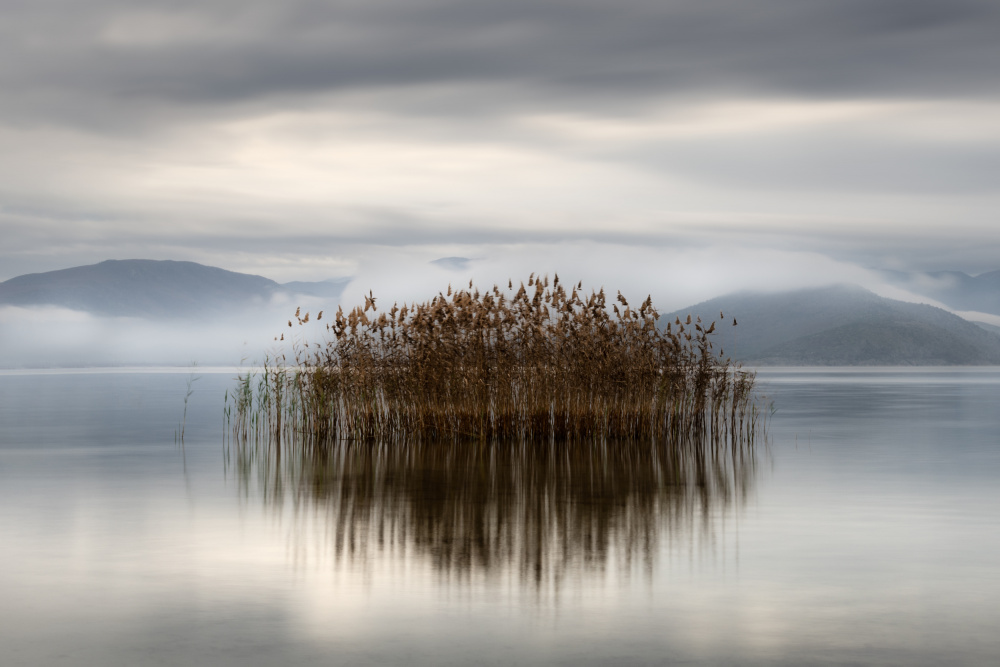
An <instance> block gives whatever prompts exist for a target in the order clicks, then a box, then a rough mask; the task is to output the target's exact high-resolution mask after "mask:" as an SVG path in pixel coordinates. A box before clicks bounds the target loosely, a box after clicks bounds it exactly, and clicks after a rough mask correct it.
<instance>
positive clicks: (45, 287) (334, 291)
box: [0, 259, 344, 319]
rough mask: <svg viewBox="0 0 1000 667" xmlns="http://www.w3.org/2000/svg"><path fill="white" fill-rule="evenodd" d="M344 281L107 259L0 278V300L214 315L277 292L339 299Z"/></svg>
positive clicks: (107, 311)
mask: <svg viewBox="0 0 1000 667" xmlns="http://www.w3.org/2000/svg"><path fill="white" fill-rule="evenodd" d="M343 287H344V284H343V283H341V282H330V283H289V284H286V285H279V284H278V283H276V282H275V281H273V280H270V279H268V278H264V277H262V276H256V275H251V274H246V273H236V272H234V271H226V270H225V269H220V268H216V267H212V266H204V265H201V264H196V263H194V262H175V261H169V260H168V261H156V260H148V259H129V260H108V261H104V262H101V263H99V264H92V265H89V266H77V267H73V268H70V269H62V270H60V271H49V272H47V273H32V274H27V275H23V276H18V277H16V278H11V279H10V280H8V281H6V282H3V283H0V304H6V305H16V306H38V305H52V306H61V307H64V308H71V309H73V310H82V311H86V312H89V313H93V314H96V315H109V316H130V317H145V318H154V319H158V318H170V317H212V316H216V315H218V316H224V315H226V314H229V313H233V312H236V311H247V310H252V309H254V308H262V307H265V306H266V305H267V304H268V303H270V302H271V300H272V299H273V298H274V297H275V296H276V295H286V296H289V297H294V295H295V294H308V295H313V296H323V297H330V298H331V299H336V298H337V297H339V296H340V292H342V291H343Z"/></svg>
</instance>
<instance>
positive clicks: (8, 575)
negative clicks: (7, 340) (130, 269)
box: [0, 368, 1000, 666]
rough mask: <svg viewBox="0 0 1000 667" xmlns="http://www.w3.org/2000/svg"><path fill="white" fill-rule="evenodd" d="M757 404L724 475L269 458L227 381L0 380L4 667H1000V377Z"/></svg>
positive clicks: (765, 384) (674, 458) (817, 379)
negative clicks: (762, 432)
mask: <svg viewBox="0 0 1000 667" xmlns="http://www.w3.org/2000/svg"><path fill="white" fill-rule="evenodd" d="M195 378H196V379H195ZM759 382H760V387H761V390H762V391H763V393H764V394H766V395H767V397H768V399H769V400H771V401H773V404H774V406H775V409H776V411H775V413H774V414H773V416H772V417H771V420H770V424H769V428H768V434H767V438H766V442H758V443H757V444H756V445H755V446H754V447H752V448H748V449H746V450H741V451H740V452H737V453H735V454H734V453H733V452H730V451H722V452H716V453H709V454H704V453H702V454H699V453H698V452H696V451H694V450H685V451H681V452H677V451H674V450H672V449H671V448H669V447H613V446H607V447H603V448H590V449H586V448H580V449H571V450H566V449H565V448H564V449H560V448H558V447H557V448H551V447H544V446H543V447H540V448H538V450H525V449H523V448H516V447H506V448H483V447H478V448H456V447H445V446H438V447H431V446H427V447H422V448H418V447H409V448H401V447H394V446H389V445H383V446H378V447H375V446H366V447H345V448H342V449H340V450H338V451H335V452H333V453H331V454H330V455H329V456H326V457H320V458H316V457H312V458H308V459H307V458H303V457H295V456H294V454H293V452H292V451H290V450H287V449H286V450H285V453H284V454H283V457H282V458H280V459H277V458H276V457H275V456H273V455H272V456H266V455H261V454H259V453H258V454H257V455H254V454H253V452H249V453H247V452H242V451H241V450H239V448H237V447H234V443H231V442H228V441H227V439H226V434H227V429H226V427H225V425H224V421H223V408H224V393H225V391H226V390H227V389H230V388H232V386H233V384H234V382H233V372H232V371H230V370H225V369H197V370H196V371H195V373H194V375H193V376H192V374H191V373H189V372H188V371H185V370H176V369H116V370H113V371H88V370H79V371H0V590H2V591H3V595H2V596H0V647H2V653H3V657H2V662H3V664H11V665H61V664H65V665H102V666H107V665H136V664H144V665H145V664H154V665H156V664H164V665H206V664H212V665H275V664H288V665H295V664H317V663H319V664H337V665H341V664H343V665H366V664H371V665H380V664H428V665H465V664H539V663H545V664H566V665H579V664H592V665H604V664H616V665H629V664H635V665H645V664H690V665H719V664H740V665H806V664H829V665H846V664H866V665H868V664H876V665H940V664H968V665H984V664H1000V633H998V632H997V631H996V628H997V627H1000V604H998V603H997V601H998V600H1000V485H998V480H1000V436H998V434H1000V369H995V368H968V369H965V368H962V369H956V368H945V369H926V368H918V369H884V368H879V369H767V370H766V371H762V372H761V373H760V374H759ZM189 389H190V390H191V393H190V398H189V400H188V401H187V412H186V418H185V416H184V414H185V396H186V395H187V394H188V390H189ZM182 421H183V422H184V431H185V437H184V442H183V446H182V445H181V444H180V443H179V442H178V441H177V437H176V435H177V431H178V430H179V428H180V427H181V422H182Z"/></svg>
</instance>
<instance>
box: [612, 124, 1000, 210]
mask: <svg viewBox="0 0 1000 667" xmlns="http://www.w3.org/2000/svg"><path fill="white" fill-rule="evenodd" d="M609 157H612V158H617V159H620V160H622V161H623V162H625V163H628V164H633V165H635V164H642V165H646V166H648V167H650V168H653V169H658V170H662V171H666V172H671V173H675V174H683V176H684V178H687V179H693V180H700V181H703V182H706V183H712V184H716V185H722V186H725V187H726V188H739V189H760V188H764V189H770V190H795V191H798V192H814V193H826V194H830V193H834V194H835V193H852V194H865V193H877V194H897V195H898V194H909V195H911V196H921V197H926V196H929V195H946V196H966V195H970V194H973V195H974V194H986V195H990V194H993V193H995V192H996V185H997V183H996V174H997V173H1000V145H997V144H996V142H984V141H971V140H963V141H948V142H942V141H934V140H927V139H925V140H919V139H912V138H908V139H906V140H903V139H900V138H894V137H886V136H879V135H877V134H875V133H872V132H867V133H866V132H864V131H858V132H849V133H839V134H838V133H836V132H830V131H827V132H816V131H811V132H798V133H796V132H784V133H780V134H771V135H769V134H767V133H755V134H752V135H743V136H738V137H732V136H729V137H724V138H722V139H714V140H707V141H706V140H700V141H698V140H692V139H677V140H674V141H661V142H657V141H648V142H645V143H644V144H643V145H641V146H638V147H632V148H620V149H617V153H616V154H612V155H609Z"/></svg>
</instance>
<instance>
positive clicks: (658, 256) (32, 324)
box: [0, 242, 1000, 368]
mask: <svg viewBox="0 0 1000 667" xmlns="http://www.w3.org/2000/svg"><path fill="white" fill-rule="evenodd" d="M439 250H440V249H439ZM453 250H454V251H457V252H454V254H456V255H457V254H459V253H462V254H466V255H467V256H469V257H470V259H468V260H467V261H457V262H450V263H448V262H445V263H431V260H432V259H436V257H435V256H432V255H430V254H429V253H428V254H426V255H422V256H421V255H416V254H414V253H413V252H412V251H398V252H393V251H391V250H385V252H383V253H382V254H380V255H373V256H371V257H372V258H369V259H363V260H362V262H361V266H360V269H359V271H358V273H357V274H356V275H355V276H354V278H353V279H352V280H351V282H350V283H349V284H348V285H347V287H346V289H345V291H344V293H343V295H342V297H341V300H340V302H341V303H342V304H343V307H344V310H345V311H346V310H349V309H350V308H352V307H353V306H355V305H359V304H363V303H364V297H365V295H367V294H368V293H369V292H371V293H372V294H374V295H375V297H376V298H377V303H378V306H379V308H380V309H382V308H385V309H388V308H390V307H391V306H392V304H393V303H394V302H398V303H403V302H406V303H413V302H417V301H425V300H427V299H430V298H432V297H433V296H435V295H436V294H438V293H443V292H446V291H447V289H448V286H449V284H450V285H451V286H453V287H465V286H467V285H468V283H469V281H470V280H472V281H473V284H474V285H475V286H476V287H478V288H479V289H481V290H482V289H490V288H492V286H493V285H494V284H496V285H500V286H502V287H503V288H506V286H507V282H508V280H513V281H514V287H515V289H516V288H517V286H518V283H519V282H521V281H525V282H526V281H527V279H528V276H529V275H530V274H531V273H532V272H534V273H536V275H537V274H541V275H549V276H550V277H552V276H554V275H555V274H557V273H558V275H559V276H560V279H561V280H563V282H564V283H566V284H567V285H568V284H569V283H572V284H574V285H575V284H577V283H578V282H582V283H583V288H584V290H585V291H586V292H589V291H590V290H591V289H594V290H596V289H600V288H602V287H603V288H604V289H605V290H606V291H607V292H608V294H609V302H610V301H612V300H613V298H614V296H615V295H616V294H617V292H618V291H619V290H620V291H621V292H622V293H623V294H624V295H625V297H626V298H627V299H629V301H630V302H638V301H641V300H643V299H645V298H646V296H647V295H650V296H652V298H653V303H654V305H655V306H656V307H657V308H658V309H659V310H660V311H661V312H671V311H673V310H681V309H684V308H687V307H689V306H693V305H695V304H697V303H700V302H702V301H706V300H708V299H711V298H714V297H718V296H722V295H725V294H729V293H734V292H740V291H756V292H778V291H785V290H794V289H803V288H811V287H822V286H826V285H831V284H856V285H861V286H862V287H865V288H867V289H870V290H871V291H873V292H875V293H876V294H878V295H879V296H884V297H888V298H892V299H897V300H902V301H910V302H916V303H929V304H931V305H934V306H938V307H944V305H943V304H941V303H937V302H935V301H933V300H931V299H928V298H927V297H923V296H921V295H919V294H917V293H915V292H911V291H907V290H906V289H903V288H901V287H898V286H893V285H889V284H887V283H886V282H885V279H884V278H883V277H882V276H881V275H880V274H879V273H878V272H876V271H871V270H868V269H865V268H862V267H859V266H857V265H854V264H850V263H846V262H839V261H836V260H833V259H831V258H829V257H826V256H824V255H820V254H816V253H809V252H798V251H783V250H760V249H753V248H739V247H735V246H728V247H719V246H715V247H698V248H692V247H683V248H681V247H678V248H662V247H648V248H643V247H637V246H631V245H630V246H625V245H611V244H599V243H593V242H580V243H569V244H567V243H561V244H548V245H543V244H532V245H525V246H503V247H495V246H490V247H482V248H478V249H477V248H469V247H463V248H455V249H453ZM437 257H440V255H437ZM299 306H301V307H302V309H303V312H306V311H309V312H310V313H311V315H312V318H311V322H310V324H309V325H307V326H306V327H299V326H298V325H297V324H296V325H295V326H294V327H292V328H289V327H288V326H287V323H288V321H289V320H290V319H294V318H293V313H294V312H295V309H296V307H299ZM320 309H323V310H325V311H326V315H325V317H324V321H323V322H319V323H317V322H316V321H315V319H316V313H317V311H319V310H320ZM335 309H336V306H335V305H334V303H333V302H332V301H331V300H324V299H319V298H315V297H306V296H296V297H294V300H290V298H289V297H287V296H285V295H283V296H281V297H279V298H276V299H275V300H273V301H272V302H271V303H268V304H266V305H264V306H257V307H254V308H252V309H250V308H248V309H246V310H244V311H242V312H240V313H239V314H234V315H232V316H229V317H226V318H221V319H216V320H180V319H177V320H159V321H153V320H147V319H142V318H133V317H100V316H96V315H92V314H88V313H84V312H79V311H73V310H68V309H65V308H58V307H50V306H46V307H31V308H22V307H12V306H8V307H0V368H55V367H80V366H134V365H141V366H155V365H165V366H190V365H191V364H192V363H197V364H198V365H203V366H204V365H221V366H237V365H241V364H243V365H246V364H253V363H260V362H262V361H263V360H264V359H265V357H268V356H269V357H271V358H274V357H277V356H279V355H280V354H281V353H283V352H284V353H286V354H288V353H289V352H290V351H291V345H290V343H291V341H292V340H296V341H300V342H301V341H302V340H303V338H306V339H308V341H309V342H310V343H316V342H321V341H322V340H323V339H324V334H325V331H324V329H323V325H324V324H325V323H326V321H328V320H329V319H330V317H332V315H333V312H334V311H335ZM946 309H947V308H946ZM953 312H954V311H953ZM957 314H958V315H960V316H962V317H965V318H966V319H970V320H977V321H986V322H989V323H992V324H1000V318H997V317H995V316H989V315H986V316H983V314H980V313H957ZM282 334H284V335H285V341H280V340H279V341H275V337H279V338H280V337H281V335H282Z"/></svg>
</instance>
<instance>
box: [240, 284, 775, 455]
mask: <svg viewBox="0 0 1000 667" xmlns="http://www.w3.org/2000/svg"><path fill="white" fill-rule="evenodd" d="M369 294H370V293H369ZM322 318H323V313H322V312H320V313H318V314H317V315H316V317H315V318H313V319H312V321H313V322H314V323H315V322H316V321H317V320H321V321H322ZM310 319H311V318H310V314H309V313H306V314H304V315H303V314H302V312H301V310H297V311H296V314H295V321H296V322H297V323H298V324H299V325H304V324H307V323H308V322H310ZM323 324H325V340H324V341H323V342H319V343H317V342H312V343H308V342H306V341H303V340H297V344H296V345H295V346H294V352H292V353H290V354H291V355H292V357H293V358H292V359H291V360H289V359H288V358H287V355H286V356H279V357H278V358H277V359H274V358H272V359H271V360H270V361H269V362H268V363H266V364H265V365H264V368H263V370H261V371H255V372H248V373H246V374H243V375H241V376H240V377H239V384H238V387H237V388H236V391H235V392H233V394H232V398H233V402H232V404H229V402H228V401H227V419H228V420H229V421H230V423H231V426H232V434H233V437H234V438H235V439H236V440H237V441H239V442H244V443H245V442H247V441H248V440H255V441H258V442H259V441H260V439H261V438H264V439H266V440H268V441H270V442H272V443H276V444H278V445H279V446H280V444H281V442H282V441H283V440H285V441H288V440H294V441H296V442H298V443H303V444H306V445H308V446H310V447H313V446H317V447H324V446H328V445H330V444H334V443H340V442H345V441H352V442H357V441H380V442H385V441H399V440H402V441H411V442H412V441H428V440H451V441H458V440H470V441H480V442H509V441H516V442H520V443H527V442H536V441H544V442H550V441H595V440H598V441H622V440H627V441H636V440H650V439H652V440H656V441H665V440H673V439H678V438H682V439H689V438H692V437H694V438H698V439H702V438H706V439H707V440H708V441H714V442H717V443H718V442H721V441H724V440H728V441H734V440H740V441H745V440H746V439H751V440H752V439H753V437H754V434H755V433H756V432H757V431H758V430H759V428H760V427H761V426H762V424H763V421H764V414H763V412H762V410H761V406H760V404H759V401H758V400H757V398H756V396H755V392H754V381H755V377H754V374H753V373H751V372H748V371H745V370H743V369H741V368H740V367H739V366H738V365H736V364H734V363H732V362H731V361H730V360H729V359H725V358H723V357H722V356H721V354H719V353H717V352H716V351H714V349H713V345H712V336H713V333H714V331H715V326H716V324H715V322H712V323H703V322H702V321H701V320H696V321H694V322H692V321H691V318H690V316H689V317H688V318H687V320H686V321H681V320H680V319H676V320H674V321H672V322H661V321H660V315H659V314H658V313H657V311H656V309H655V308H654V307H653V305H652V301H651V299H650V298H648V297H647V298H646V300H645V301H643V302H642V303H640V304H638V305H632V304H630V303H629V302H628V301H627V300H626V298H625V297H624V296H622V294H621V293H620V292H619V293H618V295H617V298H616V299H614V301H613V302H612V303H611V304H610V306H609V304H608V302H607V298H606V296H605V292H604V290H603V289H601V290H599V291H591V292H590V293H589V294H585V293H584V292H583V289H582V284H579V283H578V284H576V285H570V286H566V285H564V284H563V283H562V282H560V280H559V277H558V276H555V277H554V278H553V279H552V281H551V283H550V281H549V278H548V277H547V276H546V277H535V275H534V274H532V276H530V277H529V278H528V281H527V285H525V284H524V283H520V284H518V286H517V287H515V283H513V282H508V285H507V289H503V288H501V287H498V286H493V288H492V289H487V290H483V291H480V290H479V289H477V288H476V287H474V286H473V284H472V283H471V282H470V283H469V286H468V288H467V289H457V290H453V289H452V288H451V287H450V286H449V287H448V289H447V291H446V292H442V293H440V294H439V295H438V296H436V297H434V298H432V299H431V300H429V301H427V302H424V303H416V304H410V305H406V304H404V305H399V304H394V305H393V306H392V307H391V308H379V307H378V306H377V304H376V298H375V297H374V296H371V295H370V296H369V297H366V298H365V303H364V304H363V305H358V306H357V307H355V308H354V309H352V310H350V311H349V312H347V313H346V314H345V313H344V311H343V309H338V312H337V313H336V315H335V316H334V317H332V318H331V317H327V319H326V321H325V322H324V323H323ZM294 325H295V322H293V321H291V320H290V321H289V322H288V326H289V327H293V326H294ZM293 333H294V332H293ZM292 337H293V336H289V338H290V339H291V338H292ZM281 339H282V340H284V339H285V336H284V335H282V336H281Z"/></svg>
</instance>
